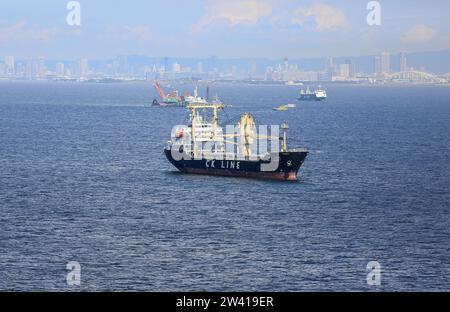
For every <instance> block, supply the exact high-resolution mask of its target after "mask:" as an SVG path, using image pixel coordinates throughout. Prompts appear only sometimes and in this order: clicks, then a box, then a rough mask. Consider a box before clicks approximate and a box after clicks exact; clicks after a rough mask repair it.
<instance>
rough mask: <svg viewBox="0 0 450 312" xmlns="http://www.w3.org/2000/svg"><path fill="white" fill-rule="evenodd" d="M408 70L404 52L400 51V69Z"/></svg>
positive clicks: (402, 70)
mask: <svg viewBox="0 0 450 312" xmlns="http://www.w3.org/2000/svg"><path fill="white" fill-rule="evenodd" d="M407 70H408V61H407V59H406V52H400V71H401V72H404V71H407Z"/></svg>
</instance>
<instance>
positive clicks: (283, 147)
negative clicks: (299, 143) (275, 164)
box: [281, 122, 289, 153]
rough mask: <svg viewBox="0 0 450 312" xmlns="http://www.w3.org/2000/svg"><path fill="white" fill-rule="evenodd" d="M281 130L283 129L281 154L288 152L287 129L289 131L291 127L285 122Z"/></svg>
mask: <svg viewBox="0 0 450 312" xmlns="http://www.w3.org/2000/svg"><path fill="white" fill-rule="evenodd" d="M281 129H283V145H282V146H281V152H283V153H286V152H287V134H286V132H287V129H289V125H288V124H287V123H286V122H285V123H284V124H282V125H281Z"/></svg>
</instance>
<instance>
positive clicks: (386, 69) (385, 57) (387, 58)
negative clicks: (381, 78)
mask: <svg viewBox="0 0 450 312" xmlns="http://www.w3.org/2000/svg"><path fill="white" fill-rule="evenodd" d="M390 72H391V55H390V54H389V52H382V53H381V73H382V74H389V73H390Z"/></svg>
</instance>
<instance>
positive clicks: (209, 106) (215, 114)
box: [187, 104, 224, 153]
mask: <svg viewBox="0 0 450 312" xmlns="http://www.w3.org/2000/svg"><path fill="white" fill-rule="evenodd" d="M223 108H224V105H223V104H190V105H188V106H187V109H188V110H190V111H191V115H192V125H191V130H192V150H193V152H194V153H195V139H196V130H197V109H212V110H213V118H212V129H213V139H215V138H216V136H217V122H218V119H219V117H218V116H219V110H220V109H223Z"/></svg>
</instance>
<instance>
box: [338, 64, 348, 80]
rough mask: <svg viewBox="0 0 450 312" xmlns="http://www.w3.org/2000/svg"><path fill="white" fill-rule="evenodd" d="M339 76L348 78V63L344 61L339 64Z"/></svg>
mask: <svg viewBox="0 0 450 312" xmlns="http://www.w3.org/2000/svg"><path fill="white" fill-rule="evenodd" d="M339 76H341V77H343V78H350V64H348V63H345V64H341V65H340V66H339Z"/></svg>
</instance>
